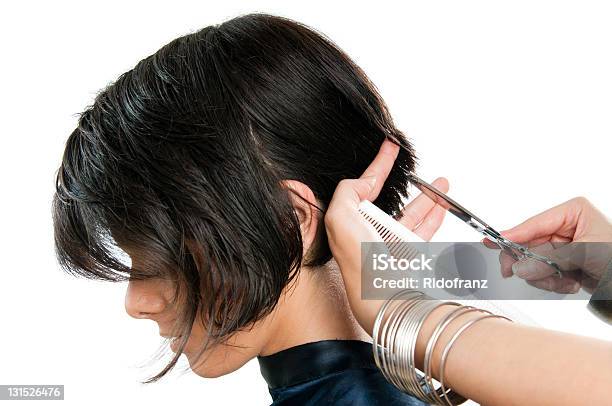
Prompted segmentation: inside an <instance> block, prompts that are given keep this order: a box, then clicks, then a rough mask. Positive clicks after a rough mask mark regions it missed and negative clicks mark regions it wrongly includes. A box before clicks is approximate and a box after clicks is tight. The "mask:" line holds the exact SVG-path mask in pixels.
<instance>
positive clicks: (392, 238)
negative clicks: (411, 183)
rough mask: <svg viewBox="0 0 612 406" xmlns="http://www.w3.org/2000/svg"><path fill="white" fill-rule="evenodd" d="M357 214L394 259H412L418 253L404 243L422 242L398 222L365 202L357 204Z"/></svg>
mask: <svg viewBox="0 0 612 406" xmlns="http://www.w3.org/2000/svg"><path fill="white" fill-rule="evenodd" d="M359 213H361V215H362V216H363V218H364V219H365V220H366V221H367V222H368V223H370V224H371V225H372V226H373V227H374V229H375V230H376V232H377V233H378V235H379V236H380V237H381V238H382V240H383V242H384V243H385V245H386V246H387V248H388V249H389V252H390V253H391V254H392V255H393V256H394V257H396V258H414V257H415V256H417V255H419V254H420V252H419V251H418V250H417V249H415V248H414V247H412V246H411V245H410V244H405V243H406V242H423V241H424V240H423V239H421V238H420V237H419V236H418V235H416V234H414V233H413V232H412V231H410V230H408V229H407V228H406V227H404V226H403V225H402V224H400V223H399V222H398V221H396V220H394V219H393V218H391V217H390V216H389V215H388V214H387V213H385V212H384V211H382V210H380V209H379V208H378V207H376V206H375V205H374V204H372V203H370V202H369V201H367V200H363V201H362V202H360V203H359Z"/></svg>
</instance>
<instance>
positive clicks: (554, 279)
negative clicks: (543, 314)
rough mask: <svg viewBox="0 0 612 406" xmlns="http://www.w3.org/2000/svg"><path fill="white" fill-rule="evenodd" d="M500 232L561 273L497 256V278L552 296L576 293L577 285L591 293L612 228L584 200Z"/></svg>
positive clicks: (610, 248)
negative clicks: (517, 280) (521, 282)
mask: <svg viewBox="0 0 612 406" xmlns="http://www.w3.org/2000/svg"><path fill="white" fill-rule="evenodd" d="M501 234H502V235H503V236H504V237H506V238H508V239H510V240H512V241H515V242H518V243H521V244H525V245H527V246H528V247H530V250H532V251H534V252H536V253H540V254H542V255H545V256H547V257H549V258H550V259H552V260H553V261H555V262H556V263H557V264H558V265H559V266H560V268H561V269H562V270H563V271H564V272H563V273H562V277H561V278H559V277H558V276H557V275H556V274H554V269H553V268H552V267H550V266H548V265H546V264H544V263H542V262H539V261H535V260H530V259H524V260H521V261H518V262H517V261H514V260H513V259H512V258H510V257H509V256H508V255H506V254H502V255H501V256H500V263H501V271H502V275H503V276H504V277H510V276H512V275H513V274H515V275H517V276H518V277H520V278H523V279H525V280H526V281H527V283H528V284H530V285H532V286H535V287H537V288H540V289H544V290H549V291H554V292H558V293H576V292H577V291H578V290H580V287H581V286H582V287H583V288H584V289H585V290H586V291H588V292H591V293H592V292H593V290H594V289H595V287H596V286H597V283H598V281H599V279H601V277H602V274H603V272H604V270H605V269H606V265H607V264H608V262H609V261H610V259H611V257H612V224H611V223H610V221H609V220H608V219H607V218H606V216H604V214H603V213H601V212H600V211H599V210H597V208H596V207H595V206H593V205H592V204H591V202H589V201H588V200H587V199H585V198H584V197H577V198H574V199H571V200H569V201H567V202H565V203H562V204H560V205H558V206H555V207H553V208H551V209H548V210H546V211H544V212H542V213H540V214H538V215H536V216H533V217H531V218H530V219H528V220H526V221H524V222H523V223H521V224H519V225H517V226H516V227H513V228H511V229H509V230H506V231H502V232H501ZM572 242H580V243H584V242H607V243H608V244H571V243H572ZM486 244H487V245H489V246H490V244H489V243H486Z"/></svg>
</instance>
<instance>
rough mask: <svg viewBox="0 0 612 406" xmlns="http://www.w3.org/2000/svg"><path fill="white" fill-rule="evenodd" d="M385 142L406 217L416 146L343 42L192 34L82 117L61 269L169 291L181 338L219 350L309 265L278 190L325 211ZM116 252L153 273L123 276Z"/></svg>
mask: <svg viewBox="0 0 612 406" xmlns="http://www.w3.org/2000/svg"><path fill="white" fill-rule="evenodd" d="M385 138H391V139H392V140H394V141H395V142H396V143H399V144H401V145H402V146H403V147H404V148H402V149H401V150H400V153H399V156H398V158H397V160H396V163H395V166H394V168H393V170H392V171H391V174H390V175H389V177H388V179H387V181H386V183H385V185H384V188H383V189H382V191H381V193H380V195H379V197H378V198H377V199H376V201H375V202H374V203H375V204H376V205H378V206H379V207H380V208H381V209H382V210H384V211H385V212H387V213H389V214H392V215H397V214H398V213H399V211H400V209H401V207H402V198H403V197H407V186H408V175H409V173H410V172H412V171H413V170H414V166H415V161H416V157H415V154H414V152H413V148H412V145H411V144H410V142H409V141H408V139H407V138H406V137H405V136H404V134H402V132H401V131H400V130H398V129H397V128H396V127H395V125H394V123H393V121H392V119H391V116H390V114H389V112H388V110H387V108H386V106H385V104H384V102H383V100H382V98H381V97H380V95H379V93H378V91H377V90H376V88H375V86H374V85H373V84H372V83H371V82H370V81H369V80H368V78H367V76H366V75H365V74H364V72H363V71H362V70H361V69H360V68H359V67H358V66H357V65H355V63H353V62H352V61H351V59H350V58H349V57H348V56H347V55H346V54H345V53H344V52H343V51H342V50H340V49H339V48H338V47H337V46H336V45H335V44H334V43H333V42H331V41H330V40H329V39H327V38H326V37H325V36H323V35H322V34H320V33H317V32H316V31H314V30H313V29H311V28H309V27H306V26H305V25H303V24H300V23H297V22H295V21H292V20H290V19H286V18H281V17H276V16H271V15H266V14H249V15H244V16H240V17H237V18H233V19H231V20H228V21H226V22H224V23H222V24H220V25H214V26H209V27H206V28H203V29H201V30H199V31H197V32H193V33H190V34H188V35H184V36H181V37H179V38H176V39H174V40H173V41H171V42H169V43H168V44H167V45H165V46H163V47H162V48H161V49H159V50H158V51H157V52H155V53H154V54H152V55H150V56H148V57H146V58H144V59H143V60H141V61H140V62H138V64H136V66H135V67H134V68H133V69H131V70H129V71H127V72H125V73H123V74H121V75H120V76H119V78H118V79H117V80H116V81H115V82H114V83H112V84H110V85H108V86H107V87H105V88H104V89H103V90H101V91H100V92H99V93H98V94H97V95H96V97H95V101H94V103H93V104H92V105H90V106H87V107H86V109H85V110H84V111H83V112H82V113H80V116H79V120H78V125H77V127H76V129H75V130H74V131H73V132H72V133H71V134H70V136H69V137H68V140H67V142H66V147H65V151H64V155H63V158H62V162H61V165H60V168H59V170H58V172H57V178H56V193H55V195H54V198H53V210H52V212H53V222H54V235H55V247H56V254H57V258H58V261H59V263H60V265H61V266H62V268H64V269H65V270H66V271H67V272H69V273H71V274H76V275H81V276H85V277H89V278H97V279H103V280H109V281H122V280H128V279H130V278H150V277H164V278H170V279H172V280H173V281H174V282H175V283H176V287H177V292H178V293H177V298H180V303H181V304H182V306H183V307H182V309H183V310H182V312H181V316H182V319H181V320H180V322H181V326H182V329H183V332H184V337H188V336H189V334H188V333H189V332H190V329H191V325H192V324H193V322H194V321H195V318H196V317H197V314H198V313H200V314H201V316H202V320H203V321H206V322H207V328H208V330H209V334H210V341H211V342H220V341H222V340H223V339H225V338H227V337H229V336H230V335H231V334H232V333H233V332H236V331H238V330H240V329H242V328H244V327H246V326H248V325H250V324H251V323H252V322H254V321H257V320H259V319H261V318H262V317H264V316H265V315H267V314H269V312H270V311H271V310H272V309H273V308H274V306H275V305H276V304H277V301H278V299H279V297H280V295H281V292H282V291H283V289H284V288H285V287H286V286H287V285H288V284H289V282H291V281H292V278H293V277H294V276H295V274H296V272H294V271H297V270H298V269H299V268H300V266H301V265H304V264H303V260H304V258H302V240H301V235H300V227H299V221H298V218H297V216H296V214H295V212H294V209H293V206H292V205H291V200H290V196H289V195H288V191H287V189H286V188H284V187H282V184H281V182H282V180H285V179H294V180H298V181H300V182H302V183H304V184H306V185H307V186H309V187H310V188H311V189H312V191H313V192H314V195H315V197H316V198H317V199H318V200H319V202H320V203H321V205H322V206H323V207H325V206H326V205H327V204H328V203H329V201H330V199H331V197H332V194H333V192H334V190H335V188H336V186H337V184H338V183H339V182H340V181H341V180H342V179H345V178H357V177H359V176H360V175H361V173H362V172H363V171H364V170H365V168H366V167H367V166H368V165H369V163H370V162H371V161H372V159H373V158H374V156H375V155H376V153H377V151H378V149H379V147H380V145H381V143H382V142H383V140H384V139H385ZM320 224H321V229H323V222H320ZM117 245H118V246H119V247H124V248H125V247H132V248H134V249H138V250H141V251H142V252H144V253H146V255H143V258H144V260H145V261H144V262H142V263H140V264H139V267H138V269H137V268H136V267H135V266H128V265H126V264H124V263H123V261H121V260H120V258H119V256H118V255H117V254H118V251H117V250H116V247H117ZM316 247H317V248H316V251H315V252H313V255H312V256H311V258H310V260H309V261H308V264H307V265H313V266H315V265H321V264H325V263H326V262H328V261H329V260H330V259H331V252H330V250H329V246H328V244H327V240H326V236H325V232H324V231H323V232H320V233H319V236H318V242H317V244H316ZM309 257H310V256H309ZM177 300H178V299H177ZM181 349H182V347H181ZM179 355H180V351H179V352H177V354H176V356H175V358H174V359H173V361H172V362H171V363H170V364H169V365H168V366H167V367H166V368H165V369H164V370H163V371H162V372H160V373H159V374H158V375H157V376H155V377H154V378H151V379H150V380H149V382H150V381H153V380H156V379H158V378H159V377H161V376H162V375H164V374H165V373H166V372H167V371H168V370H169V369H170V368H171V367H172V366H173V365H174V364H175V363H176V360H177V359H178V356H179Z"/></svg>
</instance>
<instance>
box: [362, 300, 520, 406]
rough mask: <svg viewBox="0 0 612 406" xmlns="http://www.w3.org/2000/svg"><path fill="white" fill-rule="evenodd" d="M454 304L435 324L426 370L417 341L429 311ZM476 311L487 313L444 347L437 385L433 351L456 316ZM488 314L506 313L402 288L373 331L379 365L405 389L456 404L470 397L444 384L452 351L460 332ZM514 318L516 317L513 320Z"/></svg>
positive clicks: (435, 401)
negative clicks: (418, 361)
mask: <svg viewBox="0 0 612 406" xmlns="http://www.w3.org/2000/svg"><path fill="white" fill-rule="evenodd" d="M447 304H452V305H456V306H457V309H454V310H452V311H451V312H449V313H448V314H446V315H445V316H444V317H443V318H442V319H441V320H440V321H439V322H438V324H437V326H436V327H435V328H434V330H433V333H432V335H431V336H430V337H429V339H428V341H427V345H426V349H425V357H424V362H423V370H424V371H423V373H421V371H419V370H418V369H417V368H416V344H417V339H418V336H419V333H420V331H421V329H422V327H423V325H424V323H425V320H426V319H427V318H428V317H429V315H430V314H431V313H432V312H433V311H434V310H435V309H437V308H438V307H440V306H443V305H447ZM473 311H479V312H483V313H487V314H486V315H483V316H481V317H478V318H476V319H472V320H470V321H469V322H467V323H466V324H464V325H462V326H461V327H460V328H459V330H457V332H455V334H454V335H453V336H452V338H451V339H450V341H449V342H448V343H447V344H446V346H445V347H444V351H443V352H442V358H441V360H440V366H439V374H438V376H439V380H438V382H439V384H440V386H439V387H438V388H437V389H436V388H435V387H434V378H433V371H432V363H433V353H434V350H435V348H436V346H437V344H438V341H439V339H440V337H441V336H442V334H443V332H444V331H445V329H447V328H448V326H449V325H450V324H451V322H452V321H453V320H455V319H456V318H458V317H459V316H461V315H463V314H465V313H468V312H473ZM488 317H500V318H504V319H507V320H510V319H508V318H507V317H505V316H498V315H495V314H492V313H491V312H490V311H488V310H484V309H478V308H475V307H472V306H464V305H461V304H460V303H457V302H452V301H440V300H435V299H433V298H431V297H429V296H427V295H425V294H424V293H423V292H420V291H415V290H407V289H406V290H402V291H399V292H397V293H396V294H394V295H393V296H391V297H390V298H389V299H387V300H386V301H385V302H384V303H383V305H382V306H381V308H380V309H379V311H378V314H377V315H376V319H375V321H374V328H373V333H372V338H373V341H372V349H373V354H374V360H375V362H376V365H377V366H378V368H379V369H380V370H381V372H382V374H383V376H384V377H385V379H386V380H387V381H389V382H390V383H392V384H393V385H394V386H395V387H397V388H398V389H400V390H401V391H403V392H406V393H409V394H411V395H413V396H415V397H417V398H419V399H420V400H422V401H424V402H427V403H429V404H432V405H456V404H461V403H463V402H465V401H467V398H465V397H463V396H462V395H460V394H459V393H457V392H454V391H453V390H452V389H451V388H446V386H445V385H444V367H445V365H446V360H447V357H448V353H449V352H450V349H451V347H452V345H453V344H454V342H455V341H456V340H457V338H458V337H459V335H460V334H461V333H462V332H463V331H465V330H466V329H467V328H469V327H470V326H471V325H473V324H474V323H475V322H476V321H478V320H481V319H483V318H488ZM510 321H512V320H510Z"/></svg>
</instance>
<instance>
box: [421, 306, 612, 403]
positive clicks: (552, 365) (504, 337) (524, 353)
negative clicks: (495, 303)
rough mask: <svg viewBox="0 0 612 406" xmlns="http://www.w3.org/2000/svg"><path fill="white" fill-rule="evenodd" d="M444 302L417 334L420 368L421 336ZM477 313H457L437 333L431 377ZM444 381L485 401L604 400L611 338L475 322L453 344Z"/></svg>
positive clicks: (611, 366) (611, 365)
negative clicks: (460, 330) (446, 350)
mask: <svg viewBox="0 0 612 406" xmlns="http://www.w3.org/2000/svg"><path fill="white" fill-rule="evenodd" d="M455 308H456V307H455V306H452V305H448V306H443V307H440V308H438V309H436V310H435V311H434V312H433V313H432V314H431V315H430V316H429V317H428V319H427V320H426V322H425V324H424V326H423V328H422V330H421V332H420V334H419V337H418V339H417V348H416V360H417V367H418V368H419V369H421V370H422V368H423V359H424V353H425V348H426V345H427V341H428V340H429V338H430V337H431V334H432V332H433V330H434V328H435V327H436V325H437V324H438V322H439V320H440V319H441V318H442V317H444V315H445V314H447V313H448V312H450V311H451V310H453V309H455ZM478 314H479V313H476V312H470V313H466V314H465V315H462V316H460V317H458V318H457V319H456V320H455V321H454V322H453V323H451V324H450V325H449V327H448V328H447V329H446V330H445V331H444V333H443V334H442V335H441V337H440V340H439V341H438V345H437V346H436V349H435V350H434V353H433V368H432V370H433V372H434V377H435V378H436V379H437V378H439V376H438V375H437V374H438V370H439V368H438V367H439V361H440V356H441V354H442V351H443V349H444V346H445V345H446V343H447V342H448V341H449V339H450V337H452V335H453V334H454V332H455V331H457V329H458V328H459V327H460V326H461V325H463V324H464V323H465V322H466V321H468V320H469V319H471V318H474V317H476V316H478ZM444 380H445V385H446V386H447V387H452V388H453V389H455V390H456V391H457V392H459V393H460V394H462V395H463V396H465V397H468V398H470V399H473V400H475V401H477V402H480V403H483V404H487V405H496V404H499V405H509V404H517V405H518V404H520V405H523V404H529V405H544V404H546V405H549V404H555V405H565V404H567V405H576V404H605V403H606V402H609V396H610V394H609V388H610V383H611V382H612V343H611V342H608V341H603V340H597V339H593V338H588V337H583V336H577V335H572V334H567V333H562V332H555V331H549V330H545V329H542V328H536V327H530V326H525V325H520V324H518V323H512V322H509V321H507V320H503V319H496V318H493V319H491V318H489V319H484V320H480V321H478V322H476V323H475V324H473V325H472V326H471V327H469V328H468V329H467V330H465V331H464V332H463V333H462V334H461V336H460V337H459V338H458V339H457V341H456V342H455V343H454V345H453V347H452V350H451V351H450V353H449V355H448V358H447V361H446V366H445V373H444Z"/></svg>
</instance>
